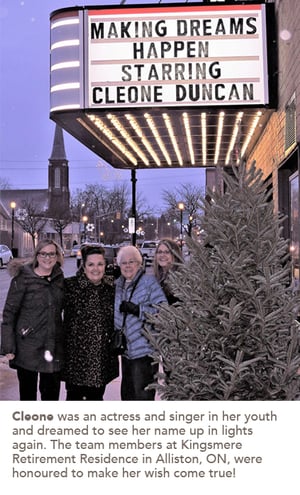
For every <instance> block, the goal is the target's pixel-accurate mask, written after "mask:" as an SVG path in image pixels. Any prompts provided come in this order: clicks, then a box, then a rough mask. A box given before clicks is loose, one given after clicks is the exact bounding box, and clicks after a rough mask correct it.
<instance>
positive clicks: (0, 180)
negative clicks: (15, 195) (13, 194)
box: [0, 177, 11, 190]
mask: <svg viewBox="0 0 300 495" xmlns="http://www.w3.org/2000/svg"><path fill="white" fill-rule="evenodd" d="M3 189H5V190H6V189H11V185H10V182H9V180H8V179H7V178H6V177H0V190H3Z"/></svg>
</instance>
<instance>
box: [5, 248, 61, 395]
mask: <svg viewBox="0 0 300 495" xmlns="http://www.w3.org/2000/svg"><path fill="white" fill-rule="evenodd" d="M62 264H63V254H62V251H61V248H60V247H59V245H58V244H57V243H56V242H54V241H53V240H51V239H44V240H42V241H40V242H39V243H38V245H37V246H36V248H35V252H34V256H33V260H32V261H31V262H25V263H24V261H23V262H22V261H20V260H14V261H13V262H11V265H10V267H9V270H10V274H11V275H12V276H13V279H12V281H11V284H10V288H9V290H8V294H7V298H6V302H5V306H4V310H3V322H2V338H1V345H2V352H3V354H6V356H7V357H8V359H9V365H10V367H11V368H15V369H16V370H17V376H18V380H19V393H20V400H21V401H23V400H29V401H35V400H37V388H38V381H39V391H40V395H41V400H46V401H52V400H59V392H60V370H61V367H62V359H63V338H62V304H63V278H64V277H63V271H62V269H61V266H62Z"/></svg>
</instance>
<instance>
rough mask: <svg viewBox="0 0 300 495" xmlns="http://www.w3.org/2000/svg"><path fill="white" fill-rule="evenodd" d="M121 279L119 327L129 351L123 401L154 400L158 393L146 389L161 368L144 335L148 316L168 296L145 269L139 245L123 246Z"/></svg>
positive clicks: (117, 308) (117, 307)
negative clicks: (154, 361) (154, 360)
mask: <svg viewBox="0 0 300 495" xmlns="http://www.w3.org/2000/svg"><path fill="white" fill-rule="evenodd" d="M117 263H118V265H119V266H120V269H121V276H120V277H119V278H118V279H117V281H116V295H115V317H114V318H115V328H116V329H120V330H121V329H123V332H124V334H125V336H126V341H127V349H126V351H125V353H124V354H123V355H122V382H121V399H122V400H154V398H155V391H154V390H146V387H147V386H148V385H149V384H151V383H153V382H154V381H155V375H156V373H157V371H158V365H156V364H155V365H154V364H153V358H152V353H153V348H152V346H151V344H150V342H149V340H148V339H147V337H146V336H145V335H144V334H143V327H144V323H145V320H146V315H147V313H152V314H153V313H155V312H157V311H158V308H157V305H159V304H161V303H162V302H166V301H167V300H166V296H165V295H164V292H163V290H162V288H161V286H160V284H159V283H158V281H157V280H156V278H155V277H154V275H148V274H146V273H145V271H144V269H143V266H142V265H143V258H142V255H141V253H140V251H139V250H138V249H137V248H136V247H135V246H124V247H122V248H121V249H120V250H119V252H118V256H117Z"/></svg>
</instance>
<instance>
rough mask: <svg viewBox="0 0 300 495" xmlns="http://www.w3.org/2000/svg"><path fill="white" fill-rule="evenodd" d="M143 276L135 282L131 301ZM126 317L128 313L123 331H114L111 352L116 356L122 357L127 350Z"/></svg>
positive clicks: (124, 319) (124, 317)
mask: <svg viewBox="0 0 300 495" xmlns="http://www.w3.org/2000/svg"><path fill="white" fill-rule="evenodd" d="M143 274H144V271H143V272H142V273H140V275H139V277H138V278H137V280H136V281H135V284H134V286H133V288H132V291H131V294H130V297H129V299H128V300H129V301H130V299H131V298H132V294H133V292H134V290H135V288H136V286H137V284H138V281H139V280H140V278H141V277H142V275H143ZM126 316H127V313H124V316H123V325H122V329H117V328H115V329H114V331H113V334H112V338H111V352H112V354H114V355H115V356H121V355H122V354H124V352H125V351H126V349H127V340H126V335H125V333H124V328H125V321H126Z"/></svg>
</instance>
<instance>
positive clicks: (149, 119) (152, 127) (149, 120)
mask: <svg viewBox="0 0 300 495" xmlns="http://www.w3.org/2000/svg"><path fill="white" fill-rule="evenodd" d="M144 117H145V119H146V121H147V124H148V126H149V127H150V130H151V132H152V134H153V136H154V137H155V139H156V142H157V144H158V146H159V147H160V149H161V152H162V154H163V155H164V157H165V160H166V162H167V164H168V165H172V162H171V158H170V155H169V153H168V152H167V148H166V147H165V145H164V143H163V141H162V139H161V137H160V135H159V133H158V130H157V128H156V125H155V122H154V120H153V119H152V117H151V115H150V114H149V113H145V114H144Z"/></svg>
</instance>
